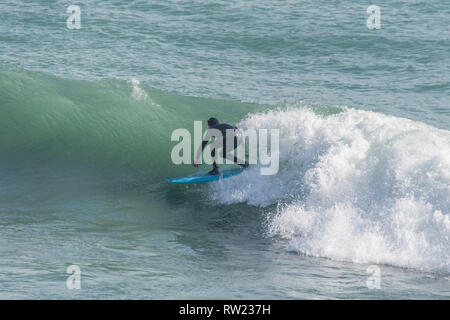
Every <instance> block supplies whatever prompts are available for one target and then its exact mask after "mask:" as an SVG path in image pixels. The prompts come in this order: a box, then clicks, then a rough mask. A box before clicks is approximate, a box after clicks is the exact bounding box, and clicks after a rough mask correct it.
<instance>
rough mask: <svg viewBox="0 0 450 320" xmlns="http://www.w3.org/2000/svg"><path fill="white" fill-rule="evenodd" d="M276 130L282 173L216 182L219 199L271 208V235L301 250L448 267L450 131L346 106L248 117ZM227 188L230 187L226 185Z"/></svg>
mask: <svg viewBox="0 0 450 320" xmlns="http://www.w3.org/2000/svg"><path fill="white" fill-rule="evenodd" d="M241 126H243V127H250V128H279V129H280V171H279V174H278V175H276V176H265V177H262V176H259V175H258V174H257V170H256V168H255V169H254V170H249V171H248V172H247V173H245V174H244V175H241V176H239V177H236V178H235V179H230V180H231V181H223V182H222V183H221V184H217V185H216V186H212V188H213V191H214V192H213V196H212V197H213V198H214V199H216V200H219V201H222V202H225V203H233V202H247V203H248V204H251V205H256V206H269V205H277V209H276V210H274V212H272V214H270V215H269V217H268V219H269V223H268V226H269V228H268V230H269V234H270V235H277V236H281V237H283V238H285V239H287V240H288V243H289V245H288V250H293V251H298V252H301V253H304V254H307V255H312V256H321V257H329V258H332V259H339V260H350V261H355V262H362V263H382V264H390V265H395V266H401V267H411V268H416V269H423V270H431V271H438V272H450V241H449V236H450V217H449V213H450V133H449V132H448V131H445V130H439V129H436V128H433V127H431V126H428V125H425V124H423V123H418V122H414V121H410V120H407V119H402V118H396V117H392V116H386V115H383V114H379V113H375V112H369V111H362V110H354V109H347V108H343V110H342V112H340V113H338V114H332V115H319V114H317V112H313V111H312V110H310V109H308V108H300V109H298V108H297V109H287V110H278V111H272V112H269V113H265V114H254V115H250V116H249V117H248V118H247V119H245V120H244V121H242V123H241ZM230 190H231V191H230Z"/></svg>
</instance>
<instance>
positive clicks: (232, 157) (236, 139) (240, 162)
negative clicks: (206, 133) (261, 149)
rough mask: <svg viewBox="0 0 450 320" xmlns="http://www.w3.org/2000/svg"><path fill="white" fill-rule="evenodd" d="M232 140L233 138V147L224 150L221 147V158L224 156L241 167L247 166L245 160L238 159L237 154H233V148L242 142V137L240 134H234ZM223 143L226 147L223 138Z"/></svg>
mask: <svg viewBox="0 0 450 320" xmlns="http://www.w3.org/2000/svg"><path fill="white" fill-rule="evenodd" d="M233 140H234V141H233V149H232V150H226V151H224V149H222V150H221V154H220V155H221V156H222V158H226V159H228V160H231V161H233V163H236V164H238V165H240V166H241V167H243V168H247V167H248V164H247V163H246V162H245V161H243V160H241V159H239V158H238V157H237V156H235V155H234V150H236V148H237V147H238V146H240V145H241V144H242V138H241V137H240V136H234V139H233ZM223 145H224V146H225V147H226V141H225V139H224V141H223ZM224 154H225V155H224Z"/></svg>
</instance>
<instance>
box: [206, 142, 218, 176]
mask: <svg viewBox="0 0 450 320" xmlns="http://www.w3.org/2000/svg"><path fill="white" fill-rule="evenodd" d="M211 158H212V159H213V168H212V170H211V171H209V172H208V173H209V174H219V167H218V166H217V163H216V159H217V158H216V148H215V147H214V146H213V147H212V150H211Z"/></svg>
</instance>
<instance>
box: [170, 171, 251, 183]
mask: <svg viewBox="0 0 450 320" xmlns="http://www.w3.org/2000/svg"><path fill="white" fill-rule="evenodd" d="M242 171H243V169H242V168H237V169H228V170H223V171H219V174H214V175H212V174H207V173H201V174H194V175H190V176H186V177H179V178H172V179H167V181H169V182H173V183H196V182H210V181H217V180H220V179H226V178H230V177H233V176H235V175H238V174H240V173H242Z"/></svg>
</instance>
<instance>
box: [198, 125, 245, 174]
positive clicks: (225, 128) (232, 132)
mask: <svg viewBox="0 0 450 320" xmlns="http://www.w3.org/2000/svg"><path fill="white" fill-rule="evenodd" d="M218 133H220V134H221V136H222V144H220V141H217V140H218V139H217V138H218ZM227 133H228V138H231V139H233V140H234V141H233V144H232V146H231V147H232V149H231V150H228V148H229V147H230V146H228V148H227ZM212 137H215V139H214V143H213V145H212V147H211V157H212V159H214V162H213V169H212V170H211V171H209V172H208V173H209V174H219V168H218V166H217V163H216V159H217V158H216V149H219V148H222V149H221V150H220V151H218V152H217V153H219V154H220V156H221V157H222V158H227V159H229V160H231V161H233V162H234V163H236V164H238V165H240V166H241V167H243V168H247V167H248V163H246V162H245V163H239V162H242V161H240V160H239V159H238V158H237V157H236V156H235V155H234V154H233V153H231V152H233V151H234V150H235V149H236V148H237V147H238V146H239V145H241V144H242V141H243V138H242V133H241V132H240V131H239V129H238V128H237V127H235V126H232V125H230V124H227V123H220V122H219V120H218V119H217V118H209V119H208V130H207V131H206V133H205V136H204V137H203V141H202V145H201V147H199V148H198V151H197V154H196V156H195V160H194V163H193V164H192V165H193V166H194V167H198V165H199V164H200V161H199V159H200V156H201V154H202V152H203V149H205V146H206V145H207V144H208V142H209V140H210V139H211V138H212ZM225 149H226V151H225Z"/></svg>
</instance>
